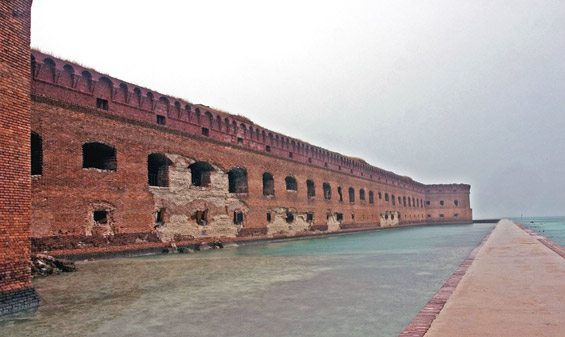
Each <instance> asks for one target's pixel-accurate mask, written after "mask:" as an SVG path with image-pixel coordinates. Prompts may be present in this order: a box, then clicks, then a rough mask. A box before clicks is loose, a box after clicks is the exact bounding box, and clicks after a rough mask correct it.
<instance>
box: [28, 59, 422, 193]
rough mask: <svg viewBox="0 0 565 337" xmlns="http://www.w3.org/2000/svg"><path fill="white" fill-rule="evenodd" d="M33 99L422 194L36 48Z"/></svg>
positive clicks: (404, 180) (348, 160) (359, 165)
mask: <svg viewBox="0 0 565 337" xmlns="http://www.w3.org/2000/svg"><path fill="white" fill-rule="evenodd" d="M31 73H32V96H33V95H35V96H45V97H48V98H51V99H55V100H60V101H65V102H68V103H71V104H75V105H80V106H86V107H89V108H91V109H98V110H100V111H103V112H106V113H108V114H112V115H120V116H123V117H126V118H130V119H134V120H139V119H141V120H144V121H146V122H150V123H153V124H155V125H156V126H159V127H163V128H171V129H176V130H181V131H184V132H188V133H190V134H193V135H195V136H199V137H206V138H209V139H214V140H217V141H222V142H228V143H231V145H232V146H242V147H246V148H250V149H253V150H256V151H261V152H266V153H267V154H269V155H274V156H278V157H284V158H286V159H288V160H293V161H297V162H302V163H304V164H307V165H313V166H318V167H323V168H326V169H329V170H335V171H340V172H341V173H346V174H350V175H354V176H359V177H363V178H365V179H369V180H373V181H378V182H380V183H384V184H389V185H394V186H398V187H404V188H408V189H411V190H414V191H420V192H424V189H425V188H426V185H424V184H422V183H419V182H416V181H414V180H412V179H411V178H409V177H406V176H400V175H397V174H395V173H393V172H390V171H386V170H383V169H381V168H378V167H375V166H372V165H369V164H367V163H366V162H365V161H364V160H362V159H359V158H352V157H348V156H345V155H342V154H339V153H336V152H333V151H328V150H326V149H324V148H321V147H318V146H314V145H311V144H309V143H306V142H303V141H301V140H298V139H295V138H291V137H288V136H285V135H283V134H280V133H276V132H273V131H271V130H268V129H266V128H263V127H261V126H259V125H257V124H255V123H253V122H252V121H250V120H249V119H247V118H245V117H242V116H239V115H233V114H229V113H226V112H223V111H220V110H217V109H213V108H210V107H209V106H206V105H203V104H195V103H191V102H189V101H186V100H183V99H180V98H176V97H172V96H167V95H163V94H161V93H159V92H156V91H153V90H149V89H147V88H143V87H140V86H137V85H134V84H131V83H127V82H124V81H122V80H119V79H116V78H113V77H111V76H108V75H105V74H102V73H100V72H97V71H95V70H93V69H90V68H86V67H84V66H82V65H79V64H76V63H72V62H68V61H65V60H62V59H59V58H56V57H53V56H50V55H47V54H45V53H42V52H40V51H37V50H33V51H32V55H31Z"/></svg>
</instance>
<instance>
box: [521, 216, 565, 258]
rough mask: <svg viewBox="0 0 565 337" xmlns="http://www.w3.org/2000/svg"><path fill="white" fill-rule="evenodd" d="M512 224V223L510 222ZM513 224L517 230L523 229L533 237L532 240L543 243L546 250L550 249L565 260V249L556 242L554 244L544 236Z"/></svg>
mask: <svg viewBox="0 0 565 337" xmlns="http://www.w3.org/2000/svg"><path fill="white" fill-rule="evenodd" d="M512 222H514V221H512ZM514 224H515V225H516V226H518V227H519V228H521V229H523V230H524V232H526V233H528V234H530V236H531V237H533V238H534V239H537V240H538V241H539V242H541V243H543V244H544V246H546V247H547V248H549V249H551V250H552V251H554V252H555V253H557V255H559V256H561V257H562V258H564V259H565V247H563V246H561V245H560V244H558V243H557V242H554V241H552V240H550V239H548V238H546V237H544V236H542V235H541V234H538V233H536V232H534V231H532V230H531V229H528V228H527V227H525V226H523V225H521V224H519V223H517V222H514Z"/></svg>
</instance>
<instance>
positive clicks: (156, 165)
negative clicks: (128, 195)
mask: <svg viewBox="0 0 565 337" xmlns="http://www.w3.org/2000/svg"><path fill="white" fill-rule="evenodd" d="M171 164H172V162H171V161H170V160H169V158H167V157H165V155H163V154H161V153H152V154H150V155H149V156H148V157H147V182H148V184H149V186H160V187H167V186H169V165H171Z"/></svg>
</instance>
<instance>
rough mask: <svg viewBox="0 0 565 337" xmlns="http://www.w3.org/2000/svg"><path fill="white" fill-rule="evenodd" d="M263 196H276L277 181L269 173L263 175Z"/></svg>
mask: <svg viewBox="0 0 565 337" xmlns="http://www.w3.org/2000/svg"><path fill="white" fill-rule="evenodd" d="M263 195H266V196H273V195H275V179H273V175H272V174H270V173H269V172H265V173H263Z"/></svg>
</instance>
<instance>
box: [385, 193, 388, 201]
mask: <svg viewBox="0 0 565 337" xmlns="http://www.w3.org/2000/svg"><path fill="white" fill-rule="evenodd" d="M385 201H387V202H388V193H385Z"/></svg>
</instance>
